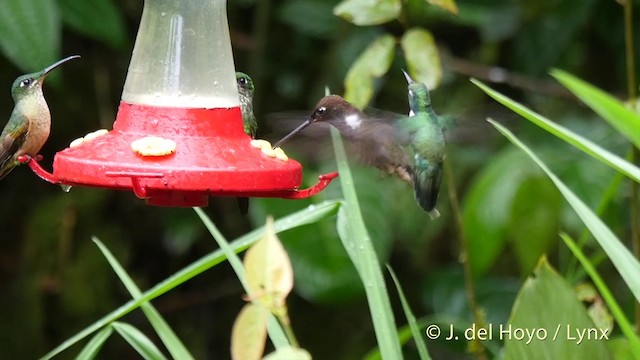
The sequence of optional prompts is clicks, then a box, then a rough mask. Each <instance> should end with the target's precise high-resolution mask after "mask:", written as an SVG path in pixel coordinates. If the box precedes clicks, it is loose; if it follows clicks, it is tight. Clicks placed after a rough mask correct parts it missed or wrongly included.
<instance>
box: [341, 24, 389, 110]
mask: <svg viewBox="0 0 640 360" xmlns="http://www.w3.org/2000/svg"><path fill="white" fill-rule="evenodd" d="M394 49H395V39H394V38H393V36H391V35H390V34H385V35H382V36H380V37H379V38H377V39H376V40H375V41H373V42H372V43H371V44H370V45H369V46H368V47H367V49H366V50H365V51H364V52H363V53H362V54H360V56H359V57H358V59H356V61H355V62H354V63H353V65H351V68H350V69H349V71H348V72H347V76H346V78H345V79H344V86H345V92H344V98H345V99H346V100H347V101H349V102H350V103H351V104H353V105H354V106H356V107H358V108H360V109H363V108H365V107H366V106H367V104H369V101H371V98H372V97H373V80H374V79H375V78H379V77H381V76H382V75H384V74H386V73H387V71H388V70H389V67H390V66H391V62H392V61H393V54H394Z"/></svg>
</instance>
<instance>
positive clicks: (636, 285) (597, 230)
mask: <svg viewBox="0 0 640 360" xmlns="http://www.w3.org/2000/svg"><path fill="white" fill-rule="evenodd" d="M488 120H489V122H490V123H491V124H492V125H493V126H494V127H495V128H496V129H498V131H500V132H501V133H502V134H503V135H504V136H505V137H506V138H507V139H509V141H511V142H512V143H513V144H514V145H516V146H518V147H519V148H520V149H522V150H523V151H524V152H525V153H527V155H529V156H530V157H531V159H533V161H535V162H536V163H537V164H538V166H540V168H542V170H544V172H545V173H546V174H547V176H549V178H550V179H551V181H553V183H554V184H555V185H556V187H557V188H558V190H560V192H561V193H562V195H563V196H564V198H565V199H566V200H567V202H568V203H569V205H571V207H572V208H573V210H574V211H575V212H576V214H577V215H578V217H579V218H580V220H582V222H583V223H584V224H585V225H586V227H587V228H588V229H589V231H590V232H591V234H593V237H594V238H595V239H596V240H597V241H598V243H599V244H600V246H601V247H602V249H603V250H604V251H605V252H606V253H607V256H609V260H611V262H612V263H613V265H614V266H615V267H616V269H617V270H618V272H619V273H620V275H621V276H622V279H623V280H624V282H625V283H626V284H627V286H628V287H629V289H630V290H631V292H632V293H633V295H634V296H635V298H636V301H640V263H639V262H638V260H637V259H636V258H635V257H633V255H632V254H631V252H630V251H629V249H627V248H626V247H625V246H624V244H622V242H620V240H619V239H618V238H617V237H616V236H615V234H614V233H613V232H611V230H610V229H609V228H608V227H607V226H606V225H605V224H604V223H603V222H602V220H600V218H598V216H597V215H596V214H594V213H593V211H591V209H589V207H588V206H587V205H585V203H584V202H582V200H580V198H578V197H577V196H576V195H575V194H574V193H573V191H571V189H569V188H568V187H567V186H566V185H565V184H564V183H563V182H562V180H560V179H559V178H558V177H557V176H556V175H555V174H554V173H553V172H552V171H551V170H549V168H548V167H547V166H546V165H545V164H544V162H542V160H540V159H539V158H538V157H537V156H536V155H535V154H534V153H533V151H531V150H530V149H529V148H528V147H527V146H526V145H525V144H524V143H522V142H521V141H520V140H519V139H518V138H517V137H516V136H515V135H513V133H511V131H509V130H508V129H507V128H505V127H504V126H502V125H500V124H498V123H497V122H495V121H493V120H491V119H488Z"/></svg>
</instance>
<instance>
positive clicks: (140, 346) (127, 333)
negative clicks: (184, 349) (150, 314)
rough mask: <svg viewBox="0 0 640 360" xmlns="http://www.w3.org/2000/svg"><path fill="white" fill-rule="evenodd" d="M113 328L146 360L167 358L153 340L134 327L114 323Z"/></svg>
mask: <svg viewBox="0 0 640 360" xmlns="http://www.w3.org/2000/svg"><path fill="white" fill-rule="evenodd" d="M111 326H113V328H114V329H115V330H116V331H117V332H118V334H120V336H122V338H124V339H125V340H126V341H127V342H128V343H129V345H131V347H132V348H134V349H135V350H136V351H137V352H138V354H140V356H142V358H143V359H145V360H164V359H166V357H165V356H164V355H163V354H162V352H160V350H159V349H158V348H157V347H156V346H155V345H154V344H153V342H151V340H150V339H149V338H148V337H147V336H146V335H145V334H143V333H142V332H141V331H140V330H138V329H136V328H135V327H134V326H133V325H131V324H127V323H123V322H118V321H114V322H113V323H112V324H111Z"/></svg>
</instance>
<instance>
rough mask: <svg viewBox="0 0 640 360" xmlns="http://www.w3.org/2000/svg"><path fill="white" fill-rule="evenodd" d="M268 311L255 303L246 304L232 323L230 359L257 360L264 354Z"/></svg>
mask: <svg viewBox="0 0 640 360" xmlns="http://www.w3.org/2000/svg"><path fill="white" fill-rule="evenodd" d="M268 318H269V311H267V309H266V308H265V307H264V306H262V305H261V304H257V303H249V304H246V305H245V306H244V307H243V308H242V310H240V314H238V317H237V318H236V321H235V322H234V323H233V329H232V330H231V357H232V358H233V359H237V360H241V359H247V360H252V359H255V360H259V359H261V358H262V355H263V354H264V345H265V342H266V340H267V319H268Z"/></svg>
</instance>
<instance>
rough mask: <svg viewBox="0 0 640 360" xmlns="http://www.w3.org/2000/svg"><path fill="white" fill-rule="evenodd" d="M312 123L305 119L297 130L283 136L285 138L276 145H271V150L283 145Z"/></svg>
mask: <svg viewBox="0 0 640 360" xmlns="http://www.w3.org/2000/svg"><path fill="white" fill-rule="evenodd" d="M312 123H313V121H312V120H311V118H309V119H307V120H306V121H305V122H303V123H302V124H300V126H298V127H297V128H295V129H294V130H293V131H291V132H290V133H288V134H287V135H285V137H283V138H282V139H280V140H279V141H278V142H277V143H275V144H274V145H273V148H274V149H275V148H277V147H278V146H280V145H282V144H284V143H285V142H286V141H287V140H289V138H291V137H292V136H293V135H295V134H297V133H299V132H300V131H302V130H304V128H306V127H307V126H309V125H311V124H312Z"/></svg>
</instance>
